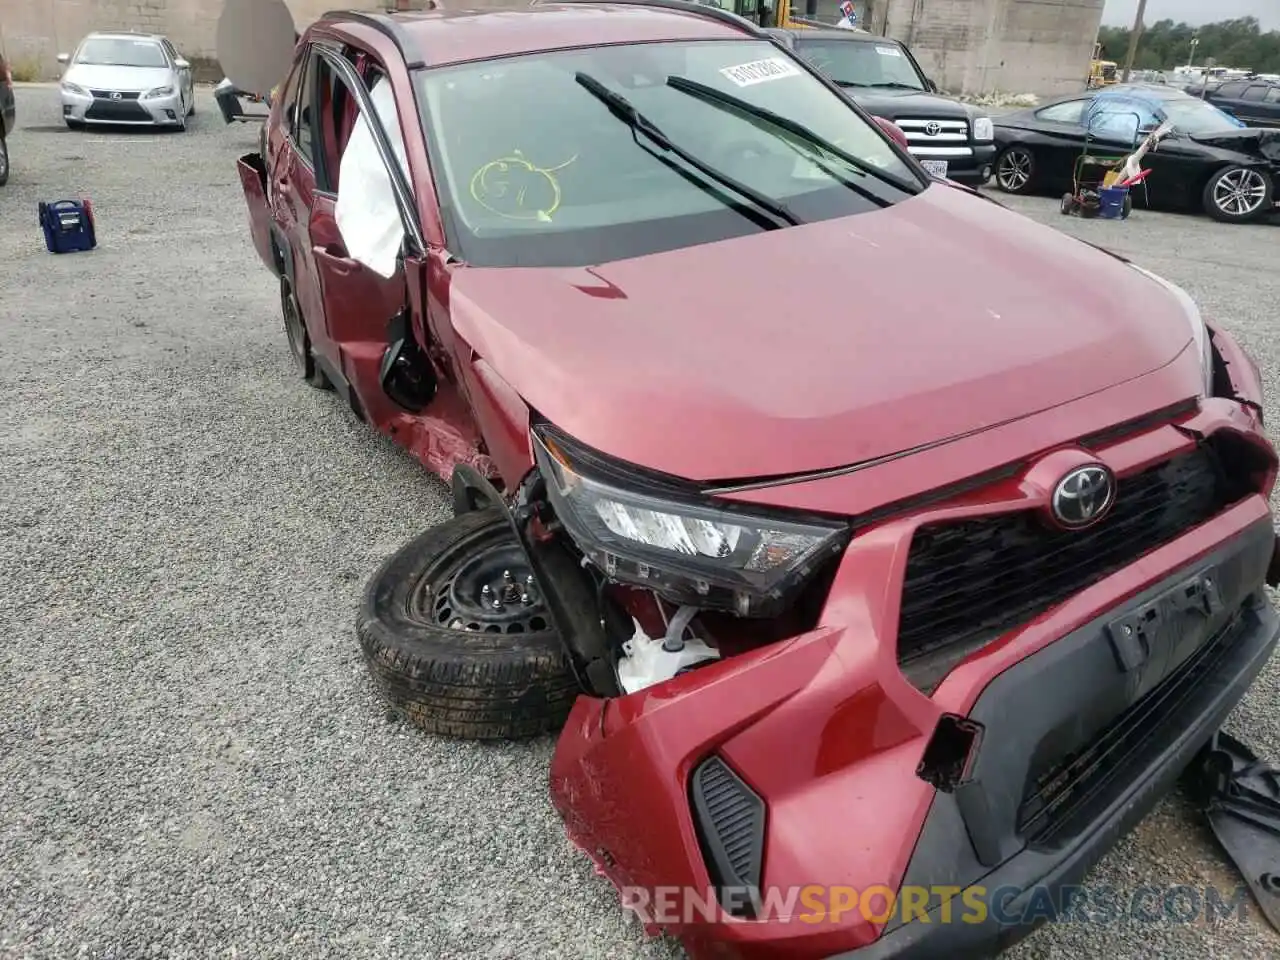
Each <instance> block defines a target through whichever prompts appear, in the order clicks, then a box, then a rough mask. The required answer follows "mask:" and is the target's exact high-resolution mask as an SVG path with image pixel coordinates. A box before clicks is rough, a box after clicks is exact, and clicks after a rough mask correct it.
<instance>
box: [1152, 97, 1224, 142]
mask: <svg viewBox="0 0 1280 960" xmlns="http://www.w3.org/2000/svg"><path fill="white" fill-rule="evenodd" d="M1163 106H1164V114H1165V116H1166V117H1167V118H1168V119H1169V120H1170V121H1172V123H1173V126H1174V129H1176V130H1178V131H1179V132H1180V133H1185V134H1187V135H1188V136H1192V137H1207V136H1214V135H1215V134H1219V133H1231V132H1232V131H1234V130H1239V129H1240V124H1239V123H1237V122H1236V121H1235V120H1233V119H1232V118H1231V117H1230V116H1228V115H1227V114H1225V113H1223V112H1222V111H1221V110H1219V109H1218V108H1217V107H1215V106H1214V105H1213V104H1211V103H1205V102H1204V101H1203V100H1196V99H1194V98H1192V97H1188V98H1187V99H1185V100H1181V99H1178V100H1167V101H1165V103H1164V105H1163Z"/></svg>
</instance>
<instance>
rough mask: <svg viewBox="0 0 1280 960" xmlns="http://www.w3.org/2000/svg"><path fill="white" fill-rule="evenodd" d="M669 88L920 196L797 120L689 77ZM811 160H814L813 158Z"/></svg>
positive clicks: (855, 186) (854, 186)
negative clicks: (758, 122)
mask: <svg viewBox="0 0 1280 960" xmlns="http://www.w3.org/2000/svg"><path fill="white" fill-rule="evenodd" d="M667 86H669V87H671V89H673V90H678V91H680V92H681V93H685V94H688V95H689V96H691V97H697V98H698V99H699V100H702V101H704V102H706V103H709V104H711V105H712V106H715V107H719V108H720V109H722V110H727V111H728V112H730V113H739V114H746V116H747V117H748V118H754V119H756V120H763V121H764V122H765V123H768V124H771V125H772V126H775V127H777V128H778V129H780V130H785V131H786V132H787V133H789V134H791V135H792V136H793V137H795V138H796V139H798V140H800V141H801V142H802V143H805V144H807V145H808V146H809V147H811V148H813V149H816V150H817V151H818V152H819V153H824V154H826V155H828V156H831V157H835V158H836V159H837V160H840V161H841V162H842V163H844V164H846V165H847V166H849V167H851V168H852V169H854V170H856V171H857V172H859V173H863V174H869V175H871V176H873V177H875V178H876V179H877V180H881V181H883V182H885V183H887V184H889V185H890V186H892V187H896V188H897V189H899V190H902V191H904V192H906V193H910V194H915V193H918V192H919V189H918V188H916V189H913V188H912V186H911V185H910V184H908V183H906V182H905V181H903V180H899V179H898V178H897V177H895V176H893V175H892V174H888V173H885V172H884V171H883V170H877V169H876V168H875V167H873V166H872V165H871V164H869V163H867V162H865V161H863V160H859V159H858V158H857V157H855V156H853V155H852V154H850V153H848V152H847V151H845V150H841V149H840V148H839V147H837V146H836V145H835V144H834V143H832V142H831V141H830V140H827V139H826V138H824V137H821V136H819V135H818V134H816V133H814V132H813V131H812V130H810V129H809V128H808V127H806V126H804V124H800V123H796V122H795V121H794V120H791V119H788V118H787V117H784V116H782V115H781V114H778V113H774V112H773V111H772V110H769V109H768V108H766V107H758V106H756V105H755V104H754V103H748V102H747V101H746V100H739V99H738V98H737V97H734V96H730V95H729V94H727V93H721V92H720V91H719V90H717V89H716V88H715V87H709V86H707V85H706V84H705V83H699V82H698V81H697V80H690V79H688V78H687V77H667ZM810 159H813V158H812V157H811V158H810ZM819 166H821V167H822V169H823V170H824V171H825V172H826V173H827V174H828V175H829V176H831V177H834V178H835V179H836V180H838V181H839V182H840V183H842V184H844V185H845V186H846V187H849V188H850V189H851V190H855V191H857V192H858V193H861V194H862V195H863V196H865V197H867V198H868V199H869V200H875V201H876V202H878V203H881V204H884V203H885V201H884V200H883V199H881V198H878V197H876V196H875V195H874V194H872V193H871V192H870V191H868V190H866V189H865V188H864V187H861V186H859V185H858V184H856V183H854V182H853V181H851V180H849V179H847V178H845V177H841V176H840V175H839V174H837V173H835V172H834V171H833V170H831V169H830V168H829V167H828V166H827V165H826V164H819Z"/></svg>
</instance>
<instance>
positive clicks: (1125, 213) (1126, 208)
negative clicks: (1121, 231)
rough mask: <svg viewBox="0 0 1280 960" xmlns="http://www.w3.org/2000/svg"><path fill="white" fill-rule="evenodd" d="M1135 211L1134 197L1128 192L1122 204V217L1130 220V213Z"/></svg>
mask: <svg viewBox="0 0 1280 960" xmlns="http://www.w3.org/2000/svg"><path fill="white" fill-rule="evenodd" d="M1131 213H1133V197H1131V196H1129V195H1128V194H1127V193H1126V194H1125V196H1124V203H1122V204H1121V205H1120V219H1121V220H1128V219H1129V214H1131Z"/></svg>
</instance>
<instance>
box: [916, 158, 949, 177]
mask: <svg viewBox="0 0 1280 960" xmlns="http://www.w3.org/2000/svg"><path fill="white" fill-rule="evenodd" d="M920 166H922V167H924V169H925V172H926V173H928V174H931V175H932V176H935V177H943V178H945V177H946V176H947V161H946V160H925V159H923V158H921V159H920Z"/></svg>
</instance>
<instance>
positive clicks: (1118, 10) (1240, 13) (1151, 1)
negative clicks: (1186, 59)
mask: <svg viewBox="0 0 1280 960" xmlns="http://www.w3.org/2000/svg"><path fill="white" fill-rule="evenodd" d="M1137 9H1138V0H1107V6H1106V11H1105V12H1104V13H1103V15H1102V22H1103V23H1105V24H1109V25H1120V24H1123V25H1125V26H1130V25H1132V24H1133V17H1134V14H1135V13H1136V12H1137ZM1250 16H1252V17H1257V18H1258V22H1259V23H1261V24H1262V29H1263V30H1280V0H1212V2H1205V0H1147V12H1146V13H1145V14H1143V17H1142V19H1143V20H1144V21H1145V22H1147V23H1155V22H1156V21H1157V20H1174V21H1179V20H1180V21H1182V22H1184V23H1191V24H1201V23H1214V22H1216V21H1218V20H1230V19H1232V18H1234V17H1250Z"/></svg>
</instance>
